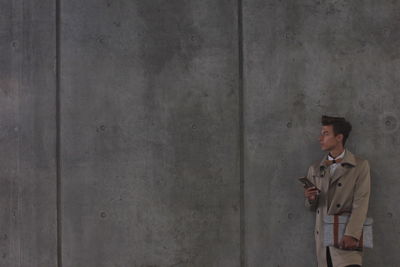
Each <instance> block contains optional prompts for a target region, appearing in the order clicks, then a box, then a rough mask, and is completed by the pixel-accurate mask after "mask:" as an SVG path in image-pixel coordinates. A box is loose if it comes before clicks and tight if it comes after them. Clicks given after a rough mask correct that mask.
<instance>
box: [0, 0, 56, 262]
mask: <svg viewBox="0 0 400 267" xmlns="http://www.w3.org/2000/svg"><path fill="white" fill-rule="evenodd" d="M54 38H55V23H54V3H53V2H52V1H42V2H41V5H40V6H33V5H32V6H31V5H28V1H22V0H21V1H19V0H14V1H2V2H1V5H0V51H1V53H0V115H1V120H0V146H1V150H0V151H1V154H0V159H1V160H0V170H1V171H0V266H1V267H17V266H18V267H20V266H27V267H28V266H29V267H43V266H55V265H56V263H57V262H56V260H57V240H56V237H57V234H56V233H57V228H56V226H57V223H56V193H57V192H56V179H55V177H56V175H55V174H56V166H55V160H56V157H55V137H56V128H55V124H56V121H55V115H54V114H55V107H56V101H55V99H56V98H55V91H54V87H55V76H54V58H55V42H54Z"/></svg>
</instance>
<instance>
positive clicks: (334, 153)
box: [329, 147, 344, 159]
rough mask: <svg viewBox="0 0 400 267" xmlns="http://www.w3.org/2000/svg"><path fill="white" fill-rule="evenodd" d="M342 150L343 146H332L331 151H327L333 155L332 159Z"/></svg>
mask: <svg viewBox="0 0 400 267" xmlns="http://www.w3.org/2000/svg"><path fill="white" fill-rule="evenodd" d="M343 151H344V147H338V148H334V149H332V150H331V151H329V154H330V155H331V157H333V158H334V159H335V158H337V157H338V156H339V155H340V154H342V153H343Z"/></svg>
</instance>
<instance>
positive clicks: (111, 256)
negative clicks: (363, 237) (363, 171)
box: [0, 0, 400, 267]
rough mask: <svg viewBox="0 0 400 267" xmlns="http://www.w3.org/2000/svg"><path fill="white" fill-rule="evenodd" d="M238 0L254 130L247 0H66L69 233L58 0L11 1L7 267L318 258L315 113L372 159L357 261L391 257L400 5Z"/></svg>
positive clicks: (281, 266) (299, 265) (3, 190)
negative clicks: (335, 123) (312, 187)
mask: <svg viewBox="0 0 400 267" xmlns="http://www.w3.org/2000/svg"><path fill="white" fill-rule="evenodd" d="M242 3H243V7H244V8H243V20H242V22H243V26H244V28H243V30H244V32H243V33H244V34H243V44H244V50H243V51H244V65H243V67H244V98H243V101H244V106H243V108H244V131H243V132H241V130H240V129H239V114H240V107H239V103H240V102H239V95H240V94H239V88H240V87H239V86H240V81H239V79H238V77H239V73H238V71H239V64H240V59H239V57H238V55H239V53H238V49H239V47H238V43H239V39H238V38H240V36H239V35H238V31H237V29H238V16H237V7H238V1H231V0H225V1H212V0H201V1H183V0H175V1H166V0H164V1H162V0H152V1H150V0H149V1H140V0H134V1H123V0H119V1H112V0H101V1H94V0H92V1H78V0H70V1H64V0H61V1H60V4H61V9H60V10H61V13H60V15H61V25H60V34H61V40H60V43H59V45H60V47H59V48H60V58H58V60H59V63H60V77H61V80H60V85H61V87H60V89H61V91H60V93H61V95H60V104H61V105H60V109H61V120H60V121H59V123H60V126H61V129H60V130H61V131H60V133H61V136H60V139H59V140H60V145H61V153H60V156H61V158H60V159H61V162H60V163H61V166H60V167H61V168H60V171H61V184H59V185H60V186H61V203H59V204H60V205H59V208H60V210H59V211H60V214H61V215H62V216H61V217H60V219H61V224H59V226H60V227H61V228H60V229H59V230H60V231H61V239H59V240H57V216H56V215H57V190H56V188H57V184H56V182H57V177H56V170H57V158H56V114H55V112H56V89H57V87H56V73H55V62H56V61H55V59H56V45H57V44H56V39H55V30H56V19H55V12H56V9H55V4H56V2H55V1H40V3H39V2H28V1H24V0H13V1H3V2H2V3H1V5H0V22H1V23H0V48H1V53H0V82H1V83H0V114H1V121H0V144H1V151H2V153H1V155H0V159H1V160H0V170H1V172H0V218H1V223H0V267H3V266H4V267H17V266H18V267H36V266H38V267H53V266H57V257H62V263H63V265H62V266H58V267H136V266H137V267H166V266H168V267H170V266H180V267H210V266H211V267H213V266H215V267H228V266H229V267H235V266H241V264H240V257H241V256H242V257H244V258H245V260H246V264H245V266H246V267H260V266H266V267H294V266H296V267H310V266H315V264H314V265H313V262H314V243H313V237H312V231H313V222H314V217H313V214H311V213H309V212H308V211H307V210H306V209H304V208H303V193H302V189H301V186H300V185H299V184H298V182H297V180H296V178H297V177H298V176H302V175H304V174H305V173H306V170H307V168H308V165H309V164H310V163H312V162H313V161H315V160H319V159H320V158H321V156H322V155H323V153H322V152H321V151H320V150H319V146H318V143H317V137H318V134H319V119H320V116H321V115H322V114H328V115H340V116H345V117H347V118H348V119H349V120H350V121H351V122H352V123H353V126H354V130H353V133H352V136H351V137H350V139H349V143H348V148H349V149H350V150H351V151H352V152H354V153H356V154H358V155H360V156H361V157H364V158H367V159H369V161H370V165H371V168H372V188H373V191H372V197H371V209H370V216H372V217H373V218H374V219H375V226H374V227H375V228H374V229H375V248H374V249H373V250H366V253H365V260H366V261H365V266H364V267H387V266H389V267H395V266H397V265H398V262H400V258H399V257H400V255H399V253H397V250H398V249H397V244H398V239H399V237H400V209H399V207H398V205H397V202H398V200H399V194H398V191H399V189H400V186H399V182H398V176H399V175H398V174H397V173H398V172H399V171H400V170H399V167H398V166H399V164H398V162H399V156H398V150H399V145H400V139H399V136H400V135H399V124H400V121H399V116H400V113H399V111H400V110H399V105H398V103H399V97H400V95H399V93H398V86H399V84H400V81H399V80H400V78H399V77H400V76H399V66H400V64H399V63H400V62H399V60H400V50H399V45H400V31H399V28H400V15H399V14H400V12H399V11H400V10H399V9H400V3H399V2H398V1H386V0H384V1H379V2H378V1H372V0H368V1H360V0H356V1H345V0H343V1H342V0H340V1H321V0H319V1H316V0H315V1H314V0H313V1H312V0H304V1H294V0H287V1H285V0H281V1H261V0H243V1H242ZM241 133H243V134H244V137H245V143H244V147H243V148H241V147H240V146H239V139H240V134H241ZM240 149H244V159H243V160H244V167H245V168H244V181H245V184H244V188H242V189H243V190H245V196H244V199H242V200H241V194H240V190H241V188H240V177H239V176H240V160H241V159H240ZM241 201H244V208H245V209H244V210H242V212H244V214H245V217H244V219H245V221H244V224H243V225H242V227H244V230H245V231H244V234H245V240H244V241H245V242H244V243H241V242H240V234H241V233H240V227H241V225H240V204H241ZM57 242H58V244H59V245H61V253H60V254H58V255H57ZM241 246H244V248H245V250H244V254H242V255H241V251H240V247H241Z"/></svg>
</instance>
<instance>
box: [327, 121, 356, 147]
mask: <svg viewBox="0 0 400 267" xmlns="http://www.w3.org/2000/svg"><path fill="white" fill-rule="evenodd" d="M321 123H322V125H323V126H327V125H332V126H333V133H334V134H335V136H336V135H338V134H343V146H344V144H346V140H347V138H348V137H349V134H350V132H351V129H352V127H351V124H350V122H348V121H346V119H345V118H341V117H330V116H325V115H324V116H322V118H321Z"/></svg>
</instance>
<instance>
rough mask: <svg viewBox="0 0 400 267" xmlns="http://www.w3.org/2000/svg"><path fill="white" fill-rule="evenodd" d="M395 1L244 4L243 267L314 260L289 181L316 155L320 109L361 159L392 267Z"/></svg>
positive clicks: (399, 65)
mask: <svg viewBox="0 0 400 267" xmlns="http://www.w3.org/2000/svg"><path fill="white" fill-rule="evenodd" d="M399 11H400V3H399V2H398V1H380V2H379V3H378V2H376V1H313V0H305V1H263V0H246V1H244V16H243V17H244V22H243V23H244V40H245V41H244V45H245V47H244V53H245V64H244V69H245V75H244V77H245V97H244V99H245V102H244V108H245V114H246V119H245V136H246V143H245V155H246V156H245V161H246V164H245V173H246V176H245V184H246V187H245V190H246V194H245V196H246V198H245V204H246V205H245V207H246V210H245V212H246V255H247V263H248V266H281V267H282V266H289V267H291V266H304V267H305V266H315V265H312V264H311V263H310V262H311V261H312V260H314V256H313V254H312V253H311V252H312V249H313V247H314V245H313V238H312V227H313V220H314V214H311V213H310V214H308V213H306V211H305V210H304V209H303V208H302V206H303V201H302V199H303V196H302V194H303V193H302V191H301V190H300V188H299V185H298V182H297V181H296V178H297V177H299V176H302V175H305V174H306V171H307V167H308V165H309V164H310V163H312V162H313V161H317V160H321V158H322V155H323V154H322V153H321V152H320V151H319V145H318V142H317V138H318V134H319V121H320V116H321V114H328V115H339V116H345V117H346V118H348V119H349V120H350V121H351V122H352V123H353V132H352V136H351V137H350V138H349V140H348V148H349V150H351V151H352V152H354V153H356V154H358V155H359V156H361V157H364V158H367V159H368V160H369V161H370V165H371V169H372V197H371V205H370V207H371V209H370V216H372V217H374V219H375V248H374V249H373V250H366V253H365V255H366V257H365V259H366V262H365V266H366V267H372V266H397V265H398V263H399V262H400V255H399V253H397V245H396V244H397V241H396V240H398V238H399V237H400V209H399V207H398V205H397V202H398V200H399V198H398V193H397V192H398V191H399V189H400V184H399V182H398V177H399V175H398V173H399V171H400V169H399V164H397V162H399V160H400V157H399V155H398V150H399V145H400V142H399V141H400V139H399V123H400V122H399V115H400V113H399V105H398V103H399V97H400V95H399V85H400V76H399V75H398V74H399V70H400V50H399V47H400V31H399V29H400V16H399V14H400V13H399Z"/></svg>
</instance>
